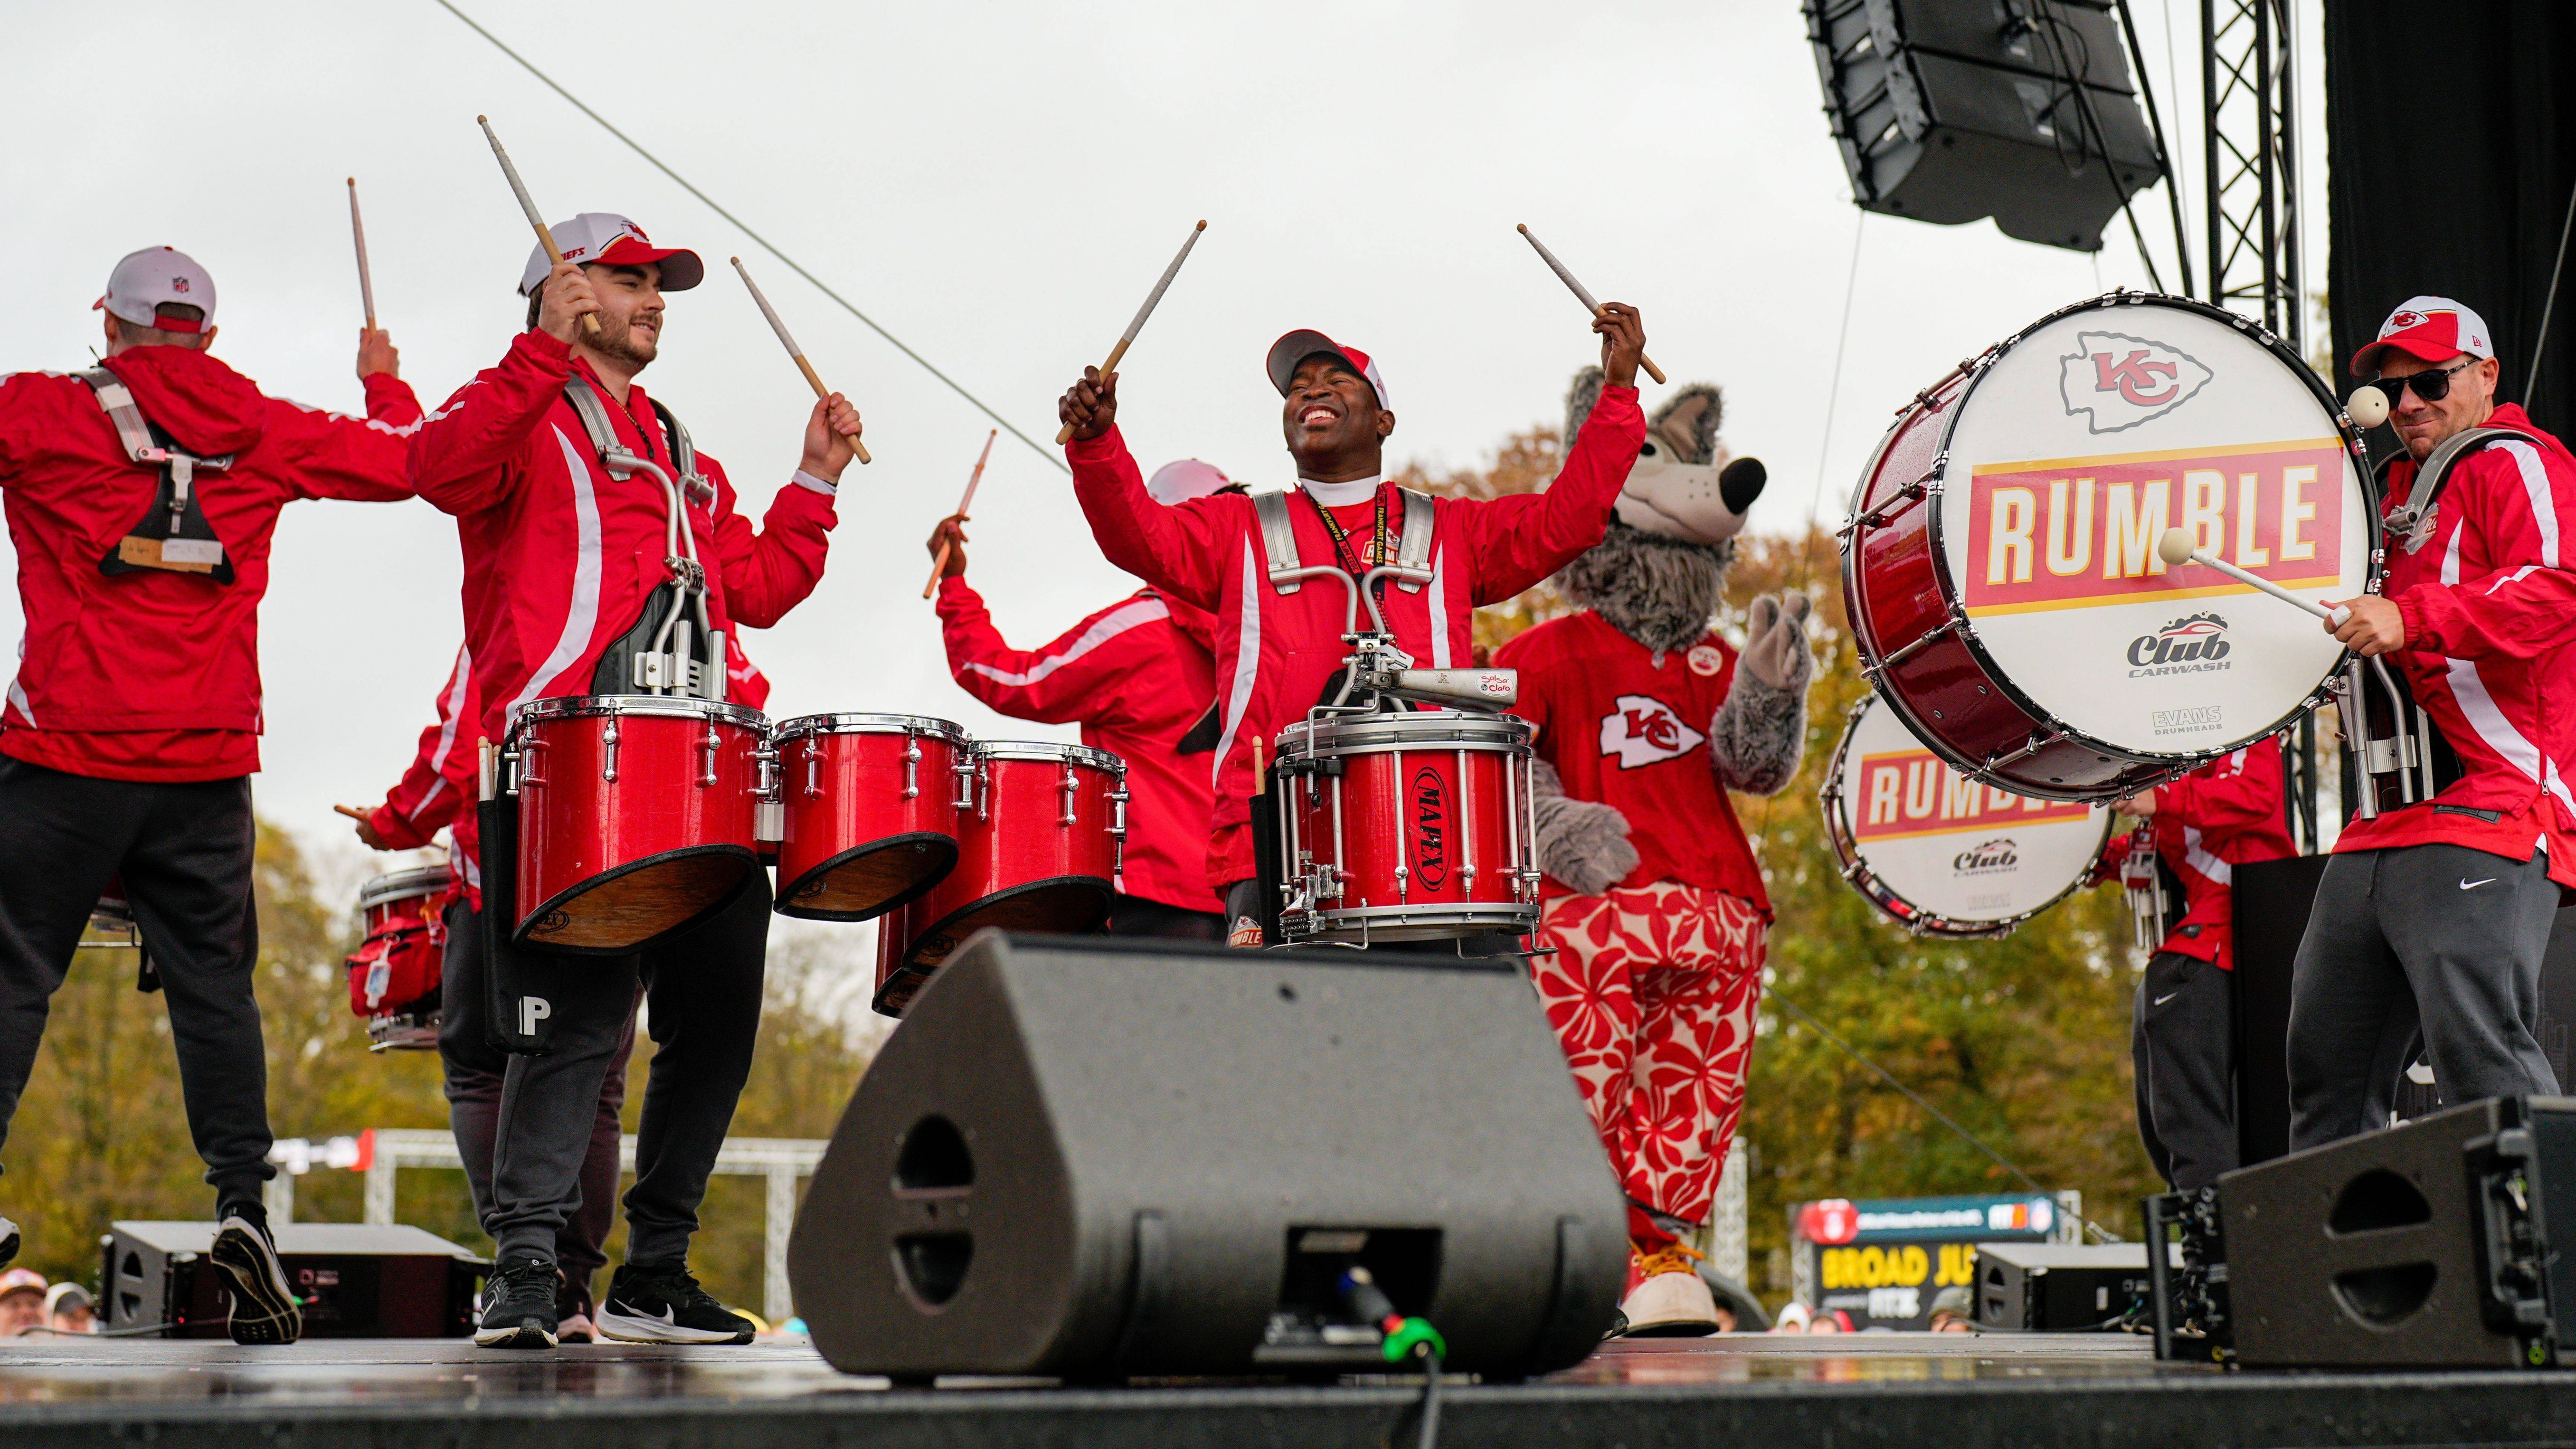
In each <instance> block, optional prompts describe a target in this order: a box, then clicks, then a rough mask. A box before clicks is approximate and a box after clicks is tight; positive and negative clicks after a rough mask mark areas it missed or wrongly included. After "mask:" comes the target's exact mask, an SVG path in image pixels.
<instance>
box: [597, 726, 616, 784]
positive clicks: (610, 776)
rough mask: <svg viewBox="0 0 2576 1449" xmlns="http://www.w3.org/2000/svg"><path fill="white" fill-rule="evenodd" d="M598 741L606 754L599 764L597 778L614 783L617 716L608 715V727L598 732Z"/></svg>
mask: <svg viewBox="0 0 2576 1449" xmlns="http://www.w3.org/2000/svg"><path fill="white" fill-rule="evenodd" d="M599 742H600V744H601V746H602V747H603V753H604V755H605V756H606V758H605V759H604V760H603V761H602V762H601V765H600V771H599V778H601V779H603V780H605V781H607V782H608V783H609V784H611V785H614V784H616V783H617V716H615V715H613V714H612V715H610V716H609V717H608V727H607V728H606V729H603V730H601V731H600V732H599Z"/></svg>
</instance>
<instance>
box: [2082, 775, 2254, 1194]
mask: <svg viewBox="0 0 2576 1449" xmlns="http://www.w3.org/2000/svg"><path fill="white" fill-rule="evenodd" d="M2285 779H2286V776H2285V773H2284V771H2283V769H2282V766H2281V747H2280V745H2279V744H2277V743H2275V742H2274V741H2271V740H2263V741H2260V742H2258V743H2255V744H2251V745H2247V746H2246V747H2245V748H2243V749H2241V750H2237V751H2234V752H2232V753H2229V754H2224V755H2221V756H2219V757H2218V758H2217V759H2214V760H2212V761H2210V762H2209V763H2208V764H2206V765H2203V766H2201V767H2200V768H2199V769H2197V770H2194V771H2192V772H2191V773H2190V774H2188V775H2185V776H2183V777H2182V778H2181V779H2179V780H2173V781H2169V782H2167V783H2165V784H2162V785H2158V786H2155V787H2154V788H2152V789H2148V790H2142V791H2140V792H2138V793H2137V794H2136V795H2134V796H2131V797H2130V798H2129V799H2126V800H2123V801H2121V802H2120V806H2119V808H2120V810H2121V812H2122V813H2124V814H2127V815H2132V816H2135V817H2137V818H2138V819H2140V820H2142V821H2144V822H2145V828H2146V830H2147V832H2148V835H2149V837H2150V839H2151V840H2152V841H2153V844H2154V847H2155V855H2156V859H2157V861H2158V862H2159V863H2160V864H2161V865H2162V866H2163V868H2164V869H2165V870H2168V871H2170V872H2172V874H2173V876H2174V878H2175V879H2177V880H2179V881H2180V882H2181V883H2182V902H2181V904H2182V913H2181V916H2180V918H2179V919H2177V920H2175V922H2174V924H2173V929H2171V930H2169V931H2167V932H2166V933H2165V938H2164V941H2163V943H2162V944H2160V945H2158V946H2157V947H2156V950H2155V954H2154V955H2152V956H2149V957H2148V958H2147V969H2146V970H2145V971H2144V972H2142V973H2140V974H2139V976H2138V994H2137V1005H2136V1008H2135V1009H2134V1010H2133V1011H2132V1012H2131V1014H2130V1018H2129V1053H2130V1056H2131V1058H2132V1059H2133V1060H2134V1062H2135V1064H2136V1068H2137V1094H2138V1139H2139V1141H2141V1142H2143V1143H2144V1144H2145V1145H2146V1149H2147V1159H2148V1160H2149V1161H2151V1162H2153V1163H2154V1164H2155V1166H2156V1173H2157V1175H2158V1176H2161V1177H2162V1178H2164V1180H2165V1181H2166V1183H2168V1184H2169V1185H2171V1186H2172V1187H2173V1188H2174V1189H2176V1190H2177V1191H2182V1192H2189V1191H2191V1190H2192V1189H2194V1188H2201V1187H2207V1186H2209V1185H2210V1184H2211V1183H2213V1182H2216V1181H2217V1180H2218V1175H2219V1174H2220V1173H2223V1172H2233V1171H2235V1170H2236V1076H2235V1069H2234V1066H2233V1057H2234V1055H2235V1041H2236V1009H2235V995H2234V990H2233V988H2232V986H2231V985H2230V983H2229V981H2228V977H2227V973H2229V972H2231V971H2233V970H2235V969H2236V926H2235V917H2236V893H2235V889H2234V887H2235V871H2236V867H2237V866H2240V865H2251V864H2253V863H2254V862H2256V861H2263V860H2286V859H2288V858H2289V857H2291V856H2294V855H2296V854H2298V853H2299V849H2298V847H2297V846H2296V845H2295V844H2293V843H2292V842H2291V840H2290V827H2289V822H2288V821H2287V819H2286V818H2284V814H2283V809H2284V803H2285V798H2286V797H2285V789H2286V786H2285V783H2284V782H2285ZM2129 854H2130V839H2129V837H2128V836H2127V835H2115V836H2113V837H2112V838H2111V844H2110V846H2109V848H2108V849H2107V850H2105V851H2104V852H2103V857H2102V869H2100V870H2098V871H2097V872H2096V876H2095V878H2096V879H2102V880H2107V879H2115V878H2117V876H2118V874H2119V871H2120V867H2121V866H2122V865H2123V864H2124V863H2125V862H2126V861H2127V859H2128V856H2129ZM2168 904H2169V905H2170V902H2169V903H2168Z"/></svg>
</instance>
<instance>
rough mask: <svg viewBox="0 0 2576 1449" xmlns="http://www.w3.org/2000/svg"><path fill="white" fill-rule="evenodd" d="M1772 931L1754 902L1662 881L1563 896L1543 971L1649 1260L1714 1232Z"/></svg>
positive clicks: (1539, 962)
mask: <svg viewBox="0 0 2576 1449" xmlns="http://www.w3.org/2000/svg"><path fill="white" fill-rule="evenodd" d="M1765 929H1766V928H1765V924H1764V922H1763V919H1762V912H1761V911H1760V910H1759V909H1758V908H1757V907H1755V906H1754V904H1753V903H1752V902H1751V901H1747V900H1744V899H1741V898H1740V897H1736V896H1731V895H1727V894H1725V893H1724V892H1722V891H1713V890H1703V889H1701V888H1699V887H1696V886H1686V885H1679V884H1676V883H1674V882H1671V881H1658V882H1657V883H1655V884H1653V885H1650V886H1644V887H1641V888H1639V889H1635V890H1626V889H1620V890H1613V891H1611V892H1610V893H1609V894H1607V895H1600V896H1562V897H1559V898H1558V899H1556V900H1553V901H1550V902H1548V903H1547V907H1546V913H1545V915H1544V916H1543V917H1542V918H1541V919H1540V923H1539V936H1540V944H1541V945H1542V946H1553V947H1555V948H1556V954H1555V955H1553V956H1540V957H1537V958H1535V959H1534V960H1533V961H1532V963H1531V974H1532V976H1533V978H1534V979H1535V981H1536V983H1537V985H1538V995H1539V1001H1540V1003H1541V1004H1542V1005H1544V1006H1545V1007H1546V1008H1547V1018H1548V1022H1549V1024H1550V1025H1552V1026H1554V1027H1555V1028H1556V1039H1557V1042H1558V1044H1559V1045H1560V1046H1562V1047H1563V1048H1564V1049H1565V1064H1566V1065H1567V1066H1568V1067H1569V1068H1571V1069H1572V1070H1573V1072H1574V1081H1575V1085H1576V1086H1577V1087H1579V1088H1581V1089H1582V1093H1583V1105H1584V1106H1585V1107H1586V1108H1587V1109H1589V1110H1590V1111H1591V1113H1592V1125H1593V1126H1594V1127H1595V1128H1596V1129H1598V1130H1599V1132H1600V1133H1601V1145H1602V1147H1603V1148H1604V1149H1605V1150H1606V1151H1607V1152H1608V1153H1609V1154H1610V1167H1611V1170H1612V1172H1614V1173H1615V1174H1616V1175H1617V1176H1618V1178H1619V1183H1620V1186H1621V1187H1622V1188H1623V1189H1625V1190H1626V1192H1627V1194H1628V1233H1629V1237H1630V1238H1631V1240H1633V1241H1634V1242H1635V1243H1636V1244H1637V1245H1638V1247H1639V1248H1640V1249H1641V1250H1643V1251H1646V1252H1652V1251H1654V1250H1655V1249H1658V1248H1661V1247H1663V1246H1665V1245H1667V1244H1669V1243H1671V1242H1672V1241H1673V1240H1674V1239H1676V1238H1678V1237H1680V1236H1681V1235H1682V1234H1683V1233H1686V1232H1688V1231H1690V1230H1691V1229H1693V1228H1695V1227H1697V1226H1698V1225H1700V1224H1701V1223H1703V1222H1706V1221H1707V1220H1708V1211H1709V1205H1710V1203H1711V1202H1712V1201H1713V1200H1714V1199H1715V1198H1716V1196H1717V1178H1718V1174H1719V1172H1720V1171H1722V1170H1723V1169H1724V1167H1725V1165H1726V1149H1727V1144H1728V1143H1730V1142H1731V1141H1733V1140H1734V1137H1735V1120H1736V1115H1737V1114H1738V1113H1739V1112H1740V1111H1741V1110H1742V1109H1743V1106H1744V1074H1745V1070H1746V1068H1747V1067H1748V1066H1749V1065H1750V1064H1751V1061H1752V1055H1753V1004H1754V1002H1755V1000H1756V999H1757V998H1759V997H1760V995H1761V994H1762V951H1763V936H1764V931H1765Z"/></svg>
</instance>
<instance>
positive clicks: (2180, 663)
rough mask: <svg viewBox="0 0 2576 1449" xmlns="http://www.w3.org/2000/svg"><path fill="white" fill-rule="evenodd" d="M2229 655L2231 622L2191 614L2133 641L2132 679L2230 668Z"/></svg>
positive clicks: (2130, 673) (2131, 648) (2206, 614)
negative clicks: (2227, 660) (2151, 675)
mask: <svg viewBox="0 0 2576 1449" xmlns="http://www.w3.org/2000/svg"><path fill="white" fill-rule="evenodd" d="M2227 655H2228V644H2227V621H2226V620H2225V619H2223V618H2221V617H2219V616H2218V615H2216V614H2212V613H2208V612H2202V613H2198V614H2191V615H2188V616H2186V617H2183V618H2180V619H2176V620H2174V621H2173V622H2172V623H2170V624H2167V625H2165V626H2164V627H2163V628H2161V629H2158V630H2157V631H2155V632H2154V633H2152V634H2141V635H2139V636H2138V637H2137V638H2135V639H2132V640H2130V641H2129V663H2130V664H2131V665H2132V666H2134V667H2133V668H2131V669H2130V671H2129V677H2130V678H2131V679H2137V678H2140V677H2142V676H2144V675H2150V674H2194V673H2200V672H2203V671H2209V670H2219V669H2226V668H2228V667H2229V666H2228V664H2227V663H2226V659H2227Z"/></svg>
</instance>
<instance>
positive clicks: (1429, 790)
mask: <svg viewBox="0 0 2576 1449" xmlns="http://www.w3.org/2000/svg"><path fill="white" fill-rule="evenodd" d="M1411 810H1412V815H1413V873H1414V875H1415V876H1416V877H1417V878H1419V879H1420V880H1421V882H1422V888H1423V889H1424V890H1427V891H1436V890H1438V889H1440V888H1441V887H1442V886H1445V885H1447V884H1448V883H1449V785H1448V782H1447V781H1444V780H1442V779H1441V778H1440V772H1439V771H1437V770H1435V769H1433V768H1431V767H1430V766H1429V765H1425V766H1423V767H1422V768H1421V769H1419V770H1416V771H1414V772H1413V792H1412V802H1411Z"/></svg>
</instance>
